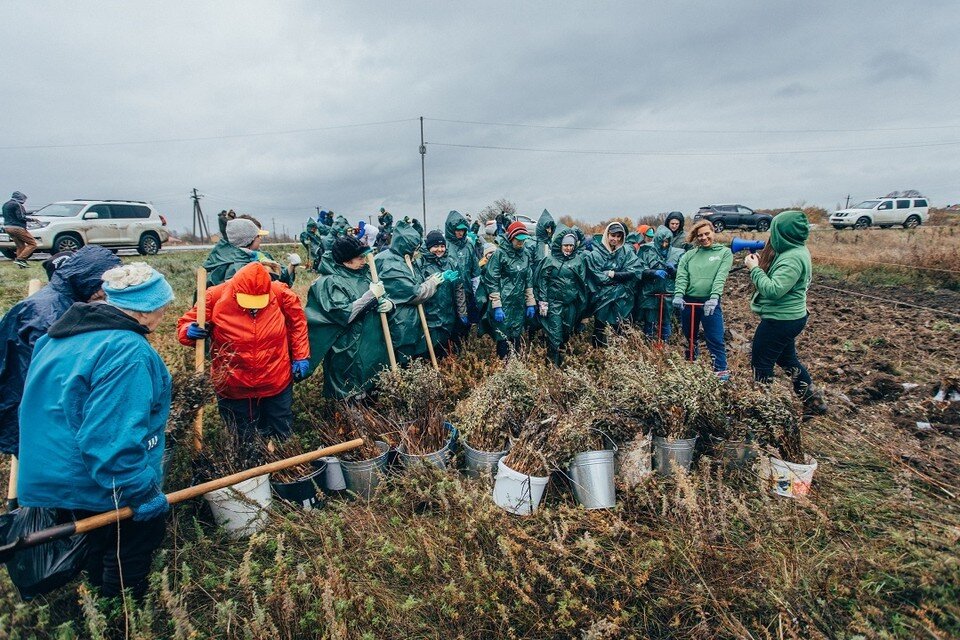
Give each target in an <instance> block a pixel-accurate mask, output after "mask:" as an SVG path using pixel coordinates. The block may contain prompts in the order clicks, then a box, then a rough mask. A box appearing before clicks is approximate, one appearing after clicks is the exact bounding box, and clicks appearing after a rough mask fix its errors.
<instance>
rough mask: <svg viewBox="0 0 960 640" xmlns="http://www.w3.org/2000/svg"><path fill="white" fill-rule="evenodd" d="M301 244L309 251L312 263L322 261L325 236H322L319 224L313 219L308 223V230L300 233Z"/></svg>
mask: <svg viewBox="0 0 960 640" xmlns="http://www.w3.org/2000/svg"><path fill="white" fill-rule="evenodd" d="M300 244H301V245H303V248H304V249H305V250H306V251H307V257H308V258H309V259H310V261H311V262H315V261H317V260H319V259H320V255H321V254H322V253H323V236H321V235H320V231H319V228H318V227H317V223H316V221H315V220H314V219H313V218H310V220H309V221H308V222H307V230H306V231H303V232H301V233H300Z"/></svg>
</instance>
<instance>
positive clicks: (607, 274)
mask: <svg viewBox="0 0 960 640" xmlns="http://www.w3.org/2000/svg"><path fill="white" fill-rule="evenodd" d="M604 273H605V274H606V276H607V277H608V278H610V279H611V280H613V276H615V275H617V272H616V271H604Z"/></svg>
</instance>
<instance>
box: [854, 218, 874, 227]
mask: <svg viewBox="0 0 960 640" xmlns="http://www.w3.org/2000/svg"><path fill="white" fill-rule="evenodd" d="M869 226H870V218H868V217H867V216H863V217H862V218H858V219H857V221H856V222H854V223H853V228H854V229H858V230H862V229H867V228H868V227H869Z"/></svg>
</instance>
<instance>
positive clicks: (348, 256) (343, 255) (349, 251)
mask: <svg viewBox="0 0 960 640" xmlns="http://www.w3.org/2000/svg"><path fill="white" fill-rule="evenodd" d="M369 251H370V248H369V247H367V246H366V245H365V244H363V243H362V242H360V241H359V240H357V239H356V238H355V237H353V236H340V237H339V238H337V239H336V240H335V241H334V243H333V249H331V253H332V254H333V260H334V262H337V263H338V264H343V263H344V262H347V261H348V260H353V259H354V258H356V257H357V256H362V255H364V254H365V253H367V252H369Z"/></svg>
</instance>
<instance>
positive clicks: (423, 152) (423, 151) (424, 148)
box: [420, 116, 427, 229]
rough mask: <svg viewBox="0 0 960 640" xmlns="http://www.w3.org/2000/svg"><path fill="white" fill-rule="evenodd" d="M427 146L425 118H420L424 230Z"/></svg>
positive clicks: (425, 226)
mask: <svg viewBox="0 0 960 640" xmlns="http://www.w3.org/2000/svg"><path fill="white" fill-rule="evenodd" d="M426 163H427V145H425V144H424V143H423V116H420V188H421V195H422V198H423V228H424V229H426V228H427V174H426Z"/></svg>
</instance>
